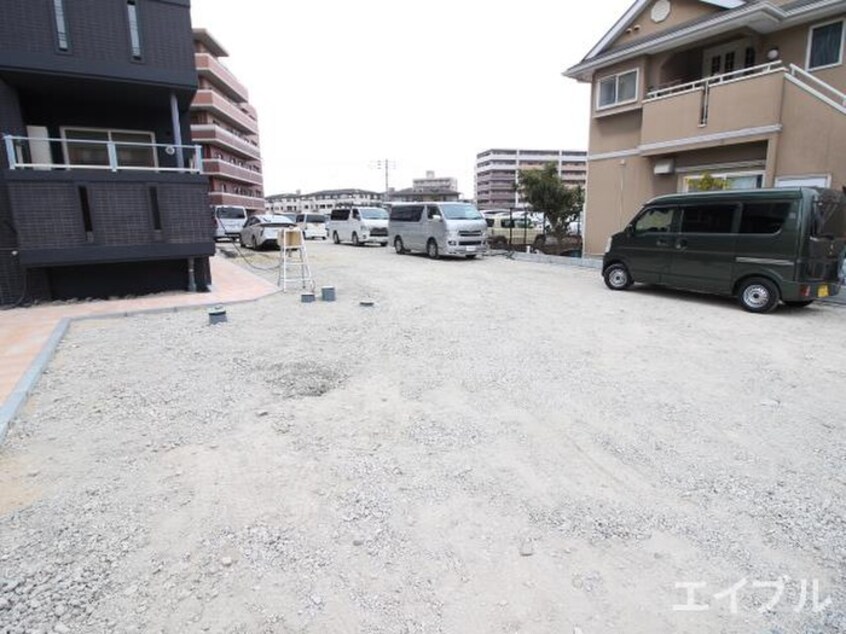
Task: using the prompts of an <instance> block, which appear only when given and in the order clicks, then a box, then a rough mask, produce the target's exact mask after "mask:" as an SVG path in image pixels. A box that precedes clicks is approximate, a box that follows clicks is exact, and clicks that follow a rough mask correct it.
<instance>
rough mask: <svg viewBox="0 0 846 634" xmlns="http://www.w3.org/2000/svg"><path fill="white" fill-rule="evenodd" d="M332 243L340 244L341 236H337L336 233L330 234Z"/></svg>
mask: <svg viewBox="0 0 846 634" xmlns="http://www.w3.org/2000/svg"><path fill="white" fill-rule="evenodd" d="M332 242H334V243H335V244H341V236H339V235H338V232H337V231H333V232H332Z"/></svg>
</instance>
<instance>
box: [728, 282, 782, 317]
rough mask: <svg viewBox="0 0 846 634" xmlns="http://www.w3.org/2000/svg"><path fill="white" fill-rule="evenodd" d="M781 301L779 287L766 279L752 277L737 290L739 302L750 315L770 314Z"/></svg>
mask: <svg viewBox="0 0 846 634" xmlns="http://www.w3.org/2000/svg"><path fill="white" fill-rule="evenodd" d="M779 299H780V293H779V291H778V286H776V285H775V284H773V283H772V282H771V281H770V280H768V279H767V278H765V277H750V278H749V279H747V280H743V282H741V284H740V287H739V288H738V289H737V301H738V303H739V304H740V306H741V308H743V310H745V311H747V312H750V313H769V312H772V311H773V310H775V309H776V306H778V302H779Z"/></svg>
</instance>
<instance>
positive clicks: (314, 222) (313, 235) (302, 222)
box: [296, 214, 329, 240]
mask: <svg viewBox="0 0 846 634" xmlns="http://www.w3.org/2000/svg"><path fill="white" fill-rule="evenodd" d="M296 222H297V226H298V227H299V228H300V229H302V230H303V235H304V236H305V239H306V240H312V239H315V240H316V239H318V238H320V239H321V240H325V239H326V236H327V234H328V233H329V232H328V231H327V229H326V216H324V215H323V214H297V219H296Z"/></svg>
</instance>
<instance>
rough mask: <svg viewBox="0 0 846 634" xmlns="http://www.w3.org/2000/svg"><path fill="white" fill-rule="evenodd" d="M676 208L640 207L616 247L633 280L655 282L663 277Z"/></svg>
mask: <svg viewBox="0 0 846 634" xmlns="http://www.w3.org/2000/svg"><path fill="white" fill-rule="evenodd" d="M676 225H677V220H676V208H675V207H673V206H663V207H648V208H646V209H644V210H643V211H642V212H641V213H640V214H639V215H638V216H637V218H635V220H634V221H633V222H632V224H631V225H630V226H629V228H628V229H627V230H626V233H625V234H624V236H622V237H621V243H620V245H619V248H618V251H619V252H620V255H621V256H622V258H623V259H624V261H625V262H626V265H627V266H628V267H629V272H630V273H631V274H632V278H633V279H634V280H635V281H637V282H644V283H646V284H658V283H660V282H662V281H663V280H664V278H665V277H666V275H667V273H668V271H669V268H670V259H671V257H672V250H673V245H674V244H675V239H676Z"/></svg>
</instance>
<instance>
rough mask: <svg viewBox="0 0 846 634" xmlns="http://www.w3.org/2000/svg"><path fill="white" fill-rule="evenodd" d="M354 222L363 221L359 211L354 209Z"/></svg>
mask: <svg viewBox="0 0 846 634" xmlns="http://www.w3.org/2000/svg"><path fill="white" fill-rule="evenodd" d="M353 220H361V216H360V215H359V213H358V209H353Z"/></svg>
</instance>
